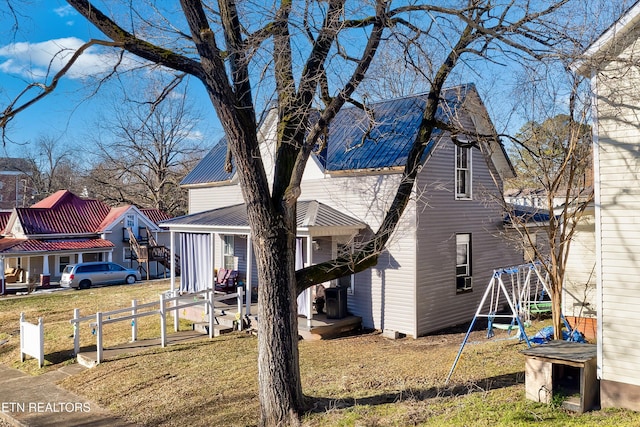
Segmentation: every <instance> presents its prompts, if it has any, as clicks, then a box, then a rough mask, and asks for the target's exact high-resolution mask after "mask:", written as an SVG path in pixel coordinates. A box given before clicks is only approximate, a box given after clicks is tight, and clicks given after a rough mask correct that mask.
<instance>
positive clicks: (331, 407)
mask: <svg viewBox="0 0 640 427" xmlns="http://www.w3.org/2000/svg"><path fill="white" fill-rule="evenodd" d="M145 287H147V288H145ZM165 289H166V284H162V285H157V284H152V285H136V286H135V287H133V286H132V287H120V288H118V289H116V288H104V290H103V289H96V290H92V291H91V292H94V294H93V295H92V296H91V298H90V299H92V302H91V303H89V302H84V301H83V299H84V295H83V292H77V293H65V294H66V295H64V296H63V295H62V294H61V295H60V296H57V295H56V296H55V300H56V301H57V302H55V303H54V301H50V302H46V301H44V300H42V301H39V302H38V304H36V305H37V306H39V307H40V308H36V307H32V308H30V309H29V314H28V316H29V315H31V316H34V317H37V316H44V317H45V329H46V328H47V327H48V325H49V326H50V327H51V328H52V329H56V328H59V329H56V330H58V333H59V332H61V331H64V334H63V335H66V336H61V337H56V336H55V335H56V332H53V331H52V332H51V335H52V337H51V339H52V341H53V342H52V343H51V344H49V343H48V344H47V347H46V348H45V352H46V353H47V354H48V353H49V351H50V350H49V349H54V348H55V349H58V350H55V351H57V352H63V350H60V349H66V350H67V352H68V350H69V349H70V348H71V347H70V345H72V342H71V340H70V338H68V335H69V334H70V331H71V329H70V326H69V325H68V324H67V325H66V326H65V327H63V326H62V323H64V322H68V318H70V316H71V315H70V313H71V312H72V309H73V307H75V306H77V305H76V304H83V305H84V304H87V305H91V304H93V307H96V306H100V309H102V310H106V309H111V308H115V306H116V305H119V306H123V305H124V306H127V305H129V304H130V300H131V298H132V296H131V294H129V292H134V291H135V292H138V291H140V292H141V294H140V295H139V296H138V298H140V299H141V300H144V301H148V300H150V299H152V297H153V295H154V293H155V294H157V293H158V292H160V291H162V290H165ZM144 292H147V293H148V296H147V297H146V298H143V296H142V293H144ZM120 293H122V294H123V295H121V296H117V295H118V294H120ZM124 294H126V295H124ZM32 298H33V297H32ZM49 298H51V299H54V295H50V296H49ZM98 299H103V300H108V301H109V302H108V303H106V302H105V303H104V304H100V303H99V302H98V301H97V300H98ZM21 305H23V306H25V305H31V304H27V302H26V300H25V301H24V302H23V303H22V304H19V303H15V302H13V301H11V302H10V301H8V300H6V299H5V300H0V337H2V336H3V335H2V334H5V336H6V335H8V336H10V338H9V340H10V341H9V343H7V344H5V345H4V346H0V362H2V363H8V364H11V365H13V366H16V367H19V368H21V369H24V370H27V371H38V370H37V368H33V365H34V363H33V361H27V362H25V363H24V364H20V363H16V360H17V359H19V357H18V354H17V353H16V352H15V351H14V350H13V349H11V350H9V351H7V350H6V349H7V348H11V347H12V345H13V341H14V335H13V333H12V332H7V331H8V329H7V328H6V327H7V325H10V324H14V323H15V324H16V325H17V323H16V319H17V318H16V317H15V316H16V314H15V313H16V310H18V311H17V312H18V314H19V308H20V306H21ZM102 305H105V307H102ZM57 306H60V307H61V308H57ZM106 306H109V307H108V308H107V307H106ZM40 310H43V311H40ZM86 310H87V312H88V311H90V310H91V309H90V308H89V307H86ZM9 311H12V312H13V314H11V315H9V314H8V312H9ZM83 311H84V309H83ZM8 317H9V318H11V319H13V320H12V322H13V323H11V322H8V321H7V318H8ZM58 318H59V319H60V321H59V322H56V321H54V319H58ZM57 323H61V324H60V325H58V326H55V325H56V324H57ZM54 326H55V328H54ZM13 328H14V329H15V328H16V326H13ZM65 328H66V329H65ZM10 329H11V327H10V328H9V330H10ZM122 329H124V330H125V332H123V333H121V335H120V336H121V339H122V342H124V341H126V340H128V339H129V336H128V333H129V328H127V327H123V328H122ZM532 332H535V331H532ZM147 333H149V334H152V333H154V329H153V327H152V325H151V326H150V327H149V328H148V330H147ZM500 333H502V331H500ZM112 335H113V339H114V340H115V337H116V336H118V331H115V330H114V331H112ZM463 335H464V334H463V332H460V331H458V332H452V333H450V334H441V335H433V336H429V337H423V338H420V339H417V340H414V339H410V338H408V339H401V340H395V341H393V340H387V339H385V338H383V337H382V336H381V335H379V334H377V333H373V332H372V333H367V334H362V335H358V336H351V337H344V338H339V339H334V340H327V341H316V342H308V341H301V342H300V345H299V347H300V364H301V374H302V381H303V390H304V391H305V393H306V395H307V396H308V402H309V405H310V410H309V412H308V413H306V414H305V415H304V416H303V422H304V424H305V425H307V426H314V427H315V426H318V427H320V426H323V427H324V426H410V425H420V426H442V425H447V426H467V425H473V426H517V425H522V426H526V425H531V424H535V425H548V426H556V425H563V426H564V425H566V426H572V425H575V426H596V425H597V426H606V425H610V426H621V425H629V426H632V425H640V414H637V413H633V412H630V411H594V412H590V413H587V414H583V415H577V414H573V413H568V412H565V411H563V410H561V409H558V408H554V407H552V406H547V405H541V404H537V403H534V402H531V401H527V400H525V399H524V385H523V383H524V373H523V368H524V359H523V357H522V356H521V355H520V354H519V350H521V349H523V348H524V344H521V343H518V342H517V341H516V340H512V339H508V340H507V339H502V340H492V341H489V340H486V338H484V336H485V333H484V331H478V332H474V333H473V334H472V337H471V340H470V344H468V345H467V346H466V347H465V351H464V353H463V356H462V358H461V360H460V363H459V365H458V367H457V369H456V372H455V374H454V376H453V378H452V381H451V383H450V385H449V386H448V387H445V386H444V379H445V378H446V376H447V374H448V372H449V369H450V367H451V363H452V362H453V359H454V357H455V355H456V353H457V351H458V348H459V346H460V342H461V340H462V338H463ZM156 336H157V335H156ZM502 338H504V335H503V336H502ZM1 340H2V338H0V341H1ZM45 340H46V339H45ZM6 346H8V347H6ZM256 359H257V340H256V338H255V337H254V336H251V335H247V334H244V333H233V334H229V335H226V336H223V337H220V338H216V339H213V340H209V339H206V338H205V339H203V340H202V341H196V342H190V343H184V344H180V345H175V346H170V347H168V348H165V349H162V348H155V349H149V350H147V351H146V352H145V353H139V354H136V355H123V356H121V357H120V358H119V359H117V360H114V361H109V362H106V363H103V364H101V365H99V366H98V367H96V368H94V369H90V370H87V371H84V372H82V373H81V374H78V375H75V376H73V377H70V378H68V379H67V380H65V381H64V382H63V383H62V384H61V385H62V386H63V387H65V388H67V389H70V390H72V391H74V392H76V393H78V394H81V395H84V396H87V397H89V398H91V399H93V400H95V401H97V402H98V403H100V404H101V405H103V406H105V407H109V408H110V409H111V410H112V411H113V412H114V413H117V414H119V415H121V416H123V417H125V418H127V419H128V420H129V421H132V422H134V423H136V424H140V425H148V426H157V425H162V426H187V425H188V426H214V425H215V426H251V425H256V424H257V422H258V398H257V396H258V393H257V388H258V385H257V381H256V377H257V366H256ZM63 363H70V362H69V360H68V359H64V358H63V357H60V358H58V359H56V360H50V361H48V362H47V366H46V367H45V370H46V369H53V368H56V367H59V366H60V365H61V364H63Z"/></svg>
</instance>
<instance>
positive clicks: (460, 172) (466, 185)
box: [455, 145, 471, 199]
mask: <svg viewBox="0 0 640 427" xmlns="http://www.w3.org/2000/svg"><path fill="white" fill-rule="evenodd" d="M455 185H456V199H471V148H468V147H459V146H457V145H456V183H455Z"/></svg>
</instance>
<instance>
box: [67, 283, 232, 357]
mask: <svg viewBox="0 0 640 427" xmlns="http://www.w3.org/2000/svg"><path fill="white" fill-rule="evenodd" d="M236 290H237V292H234V293H231V294H223V295H220V294H216V292H215V290H214V289H211V288H210V289H205V290H202V291H199V292H194V293H190V294H188V296H184V295H180V294H179V292H178V291H173V292H171V291H167V292H164V293H162V294H160V298H159V300H158V301H156V302H149V303H145V304H140V305H138V302H137V301H136V300H132V301H131V307H127V308H120V309H116V310H111V311H105V312H97V313H96V314H94V315H91V316H84V317H80V309H78V308H75V309H74V310H73V319H71V320H70V321H69V322H70V323H71V324H72V325H73V351H74V354H75V355H78V353H80V324H81V323H83V322H92V323H91V326H94V327H95V331H96V362H97V363H100V362H101V361H102V355H103V345H102V342H103V331H102V327H103V326H104V325H107V324H111V323H117V322H123V321H128V320H131V341H132V342H135V341H136V340H137V339H138V325H137V322H136V320H137V319H138V318H140V317H146V316H154V315H158V316H160V342H161V345H162V347H166V345H167V314H168V313H170V312H172V311H174V312H175V314H174V316H173V323H174V330H175V332H178V331H179V330H180V310H181V309H184V308H187V307H193V306H198V305H203V306H204V309H205V313H207V314H208V322H209V338H213V329H214V323H215V322H216V318H215V303H216V302H219V301H224V300H228V299H231V298H234V297H235V298H236V299H237V302H238V313H242V306H243V295H244V289H243V288H242V287H238V288H237V289H236ZM198 297H204V298H203V299H198ZM187 301H189V302H187ZM169 304H170V305H169ZM140 310H143V311H140ZM125 313H128V314H126V315H124V314H125ZM129 313H130V314H129ZM93 322H95V323H93ZM238 328H239V329H242V322H238Z"/></svg>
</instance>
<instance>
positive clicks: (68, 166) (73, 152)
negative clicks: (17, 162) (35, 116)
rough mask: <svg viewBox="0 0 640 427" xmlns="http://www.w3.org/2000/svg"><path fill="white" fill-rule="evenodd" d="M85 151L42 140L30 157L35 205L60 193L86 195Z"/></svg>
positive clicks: (48, 138)
mask: <svg viewBox="0 0 640 427" xmlns="http://www.w3.org/2000/svg"><path fill="white" fill-rule="evenodd" d="M81 157H82V156H81V152H80V150H78V149H75V148H74V147H73V146H72V145H70V144H66V143H63V142H62V141H61V140H59V139H56V138H53V137H51V136H41V137H39V138H38V139H37V140H36V142H35V144H34V146H33V147H32V149H31V150H30V152H27V155H26V158H27V160H28V161H29V162H30V163H31V164H32V165H33V168H32V173H31V177H30V180H29V182H30V185H31V188H30V189H29V191H28V192H29V194H31V196H32V199H31V200H30V201H26V200H25V203H27V204H31V203H35V202H38V201H39V200H42V199H44V198H46V197H48V196H50V195H51V194H53V193H55V192H56V191H58V190H69V191H71V192H73V193H76V194H82V192H83V190H84V180H83V175H84V170H83V168H82V167H81V166H80V165H81V164H82V158H81Z"/></svg>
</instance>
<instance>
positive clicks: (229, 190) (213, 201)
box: [189, 185, 244, 214]
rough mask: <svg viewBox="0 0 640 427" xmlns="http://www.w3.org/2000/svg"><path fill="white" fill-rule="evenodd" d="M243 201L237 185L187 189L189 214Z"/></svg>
mask: <svg viewBox="0 0 640 427" xmlns="http://www.w3.org/2000/svg"><path fill="white" fill-rule="evenodd" d="M238 203H244V199H243V198H242V191H241V190H240V186H238V185H221V186H215V187H199V188H190V189H189V214H195V213H198V212H204V211H209V210H212V209H217V208H222V207H225V206H231V205H237V204H238Z"/></svg>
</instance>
